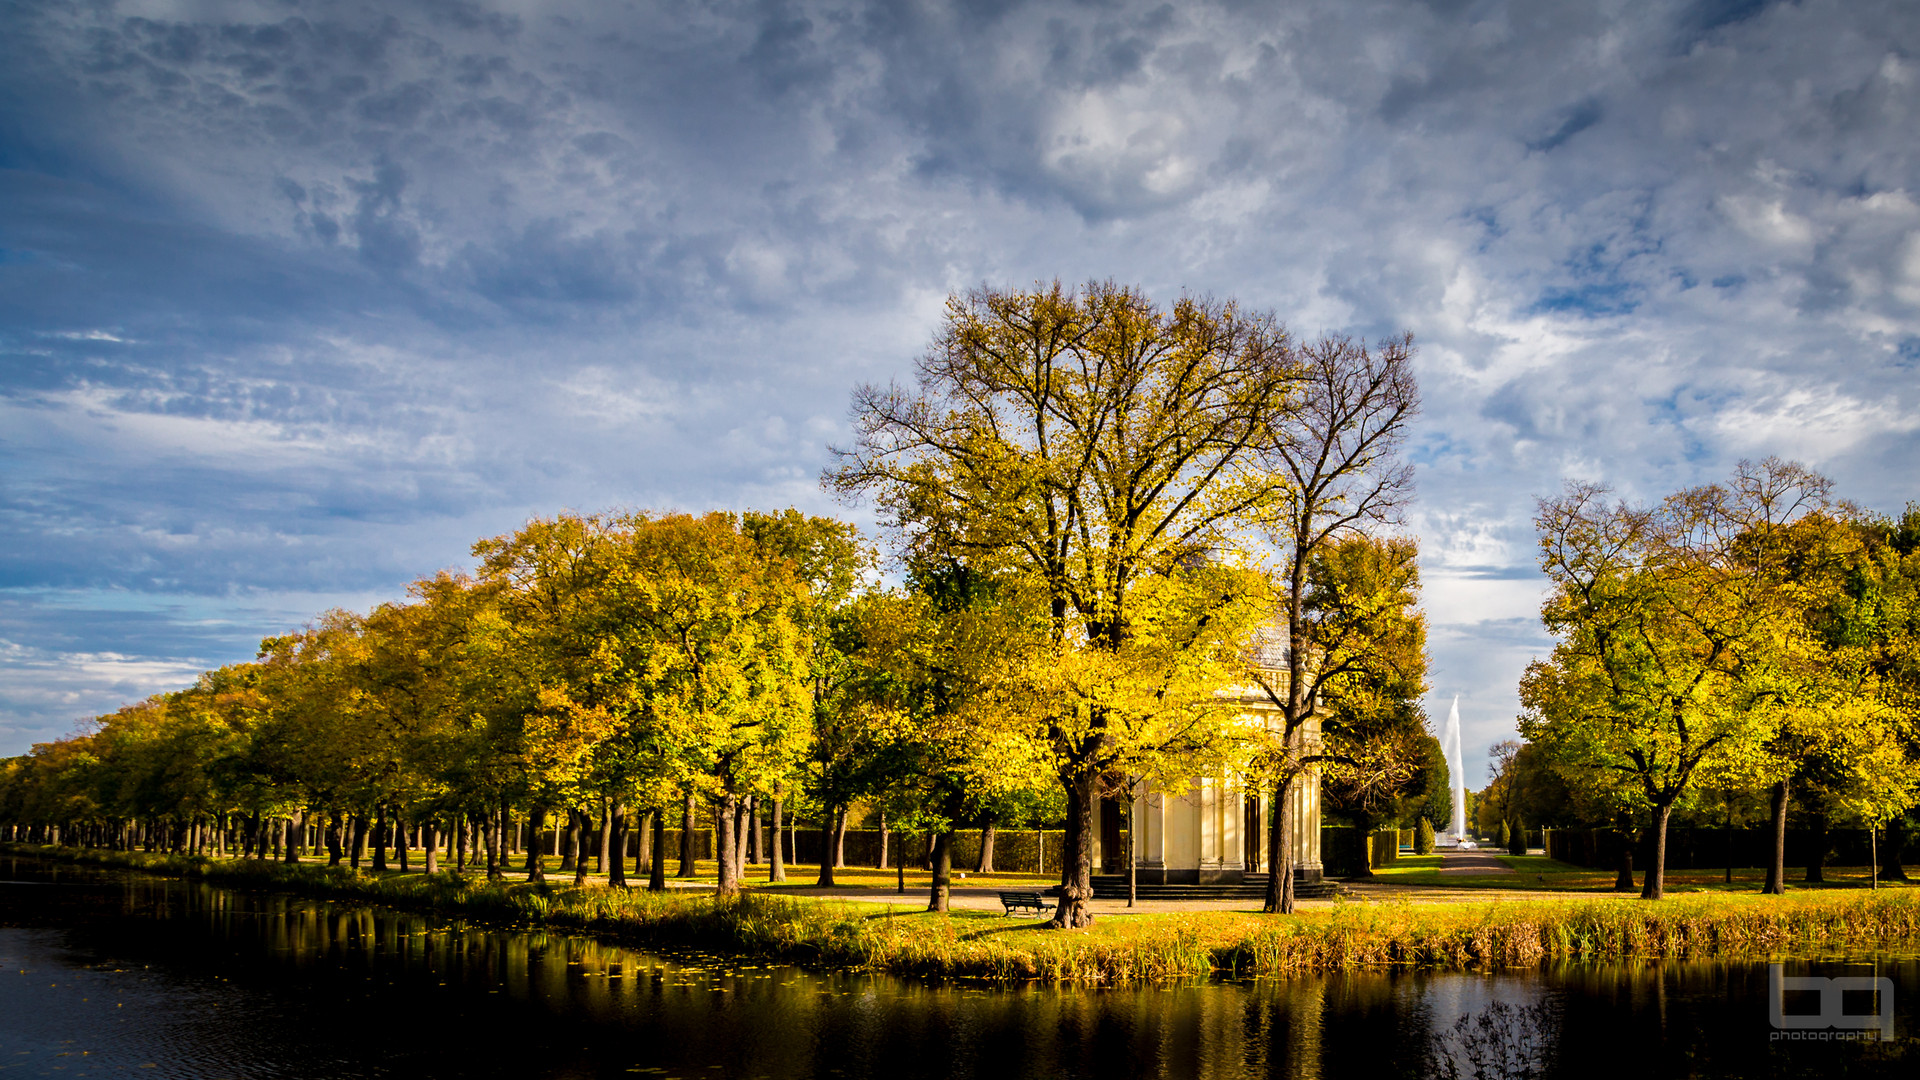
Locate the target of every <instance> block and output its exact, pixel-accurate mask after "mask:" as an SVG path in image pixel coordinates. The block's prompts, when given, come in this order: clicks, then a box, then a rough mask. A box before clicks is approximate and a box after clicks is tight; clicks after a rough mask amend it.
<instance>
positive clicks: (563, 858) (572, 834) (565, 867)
mask: <svg viewBox="0 0 1920 1080" xmlns="http://www.w3.org/2000/svg"><path fill="white" fill-rule="evenodd" d="M561 831H562V832H563V833H565V835H564V836H560V837H556V840H558V841H559V842H560V843H561V845H562V847H561V848H560V872H561V873H563V874H564V873H566V872H568V871H569V870H572V869H573V868H574V866H575V864H576V863H577V862H578V861H579V859H580V814H579V812H578V811H576V810H574V808H573V807H571V806H569V807H567V825H566V828H565V829H563V830H561Z"/></svg>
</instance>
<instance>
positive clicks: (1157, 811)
mask: <svg viewBox="0 0 1920 1080" xmlns="http://www.w3.org/2000/svg"><path fill="white" fill-rule="evenodd" d="M1237 697H1238V699H1239V700H1238V704H1239V706H1240V710H1241V717H1242V718H1243V720H1244V722H1246V723H1249V724H1261V725H1264V726H1267V727H1272V728H1278V727H1280V725H1281V723H1282V720H1281V717H1280V711H1279V710H1278V709H1277V708H1275V707H1274V706H1273V704H1272V703H1271V702H1269V701H1268V700H1267V699H1266V697H1265V696H1264V695H1262V694H1260V693H1259V692H1258V691H1257V690H1249V691H1241V692H1237ZM1305 734H1306V737H1307V741H1308V743H1309V744H1311V743H1314V742H1318V741H1319V735H1320V722H1319V720H1318V719H1317V718H1316V719H1313V720H1309V721H1308V722H1307V726H1306V731H1305ZM1291 797H1292V799H1293V829H1294V835H1293V845H1292V847H1293V863H1294V880H1295V881H1296V882H1297V883H1300V884H1305V885H1310V884H1314V883H1317V882H1319V881H1320V880H1321V879H1322V877H1323V876H1324V871H1325V867H1324V865H1323V864H1322V862H1321V859H1320V776H1319V770H1318V768H1317V767H1312V768H1310V769H1309V770H1308V771H1307V773H1306V774H1305V775H1303V776H1302V777H1301V778H1300V780H1299V781H1298V782H1296V783H1295V784H1294V786H1293V789H1292V793H1291ZM1271 802H1272V793H1271V792H1270V791H1262V790H1254V789H1251V788H1250V787H1249V786H1248V785H1247V784H1246V783H1244V782H1243V780H1242V778H1241V777H1240V776H1239V775H1238V774H1236V773H1235V772H1233V771H1231V770H1228V771H1226V772H1224V773H1222V774H1221V775H1218V776H1202V777H1196V778H1194V779H1193V781H1192V782H1190V783H1189V784H1188V785H1186V786H1185V788H1184V790H1180V791H1174V792H1163V791H1159V790H1156V789H1154V788H1153V787H1151V786H1149V785H1145V784H1142V785H1141V787H1140V790H1139V791H1138V792H1137V793H1136V794H1135V796H1134V798H1133V801H1132V805H1131V806H1129V805H1128V804H1127V803H1126V802H1124V801H1123V800H1119V799H1102V800H1100V802H1099V803H1098V804H1097V805H1096V807H1095V809H1094V837H1095V846H1094V852H1093V862H1094V866H1095V868H1096V870H1097V871H1098V872H1099V873H1100V874H1102V875H1115V874H1119V875H1124V874H1125V873H1126V872H1127V864H1126V852H1125V851H1124V847H1125V844H1126V841H1125V839H1124V837H1123V830H1126V831H1128V832H1130V833H1131V834H1132V840H1133V843H1132V847H1133V858H1134V861H1135V867H1136V877H1137V880H1138V881H1139V882H1140V883H1141V884H1143V885H1239V884H1242V883H1244V882H1246V880H1247V877H1248V875H1249V874H1264V873H1265V872H1266V871H1267V870H1268V869H1269V868H1268V867H1267V866H1266V865H1265V863H1266V858H1267V828H1268V822H1269V821H1270V820H1271V815H1270V814H1269V813H1268V811H1269V809H1270V803H1271ZM1129 825H1131V829H1128V828H1127V827H1128V826H1129ZM1262 880H1264V879H1262Z"/></svg>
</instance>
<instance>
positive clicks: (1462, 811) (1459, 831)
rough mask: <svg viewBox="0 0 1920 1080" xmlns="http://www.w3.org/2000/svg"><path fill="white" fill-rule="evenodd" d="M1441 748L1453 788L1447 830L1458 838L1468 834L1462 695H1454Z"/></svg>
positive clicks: (1443, 731)
mask: <svg viewBox="0 0 1920 1080" xmlns="http://www.w3.org/2000/svg"><path fill="white" fill-rule="evenodd" d="M1440 749H1441V751H1442V752H1444V753H1445V754H1446V755H1447V780H1448V783H1449V786H1451V787H1452V788H1453V821H1452V823H1451V824H1449V825H1448V826H1447V832H1448V833H1449V834H1450V835H1451V836H1452V837H1453V838H1454V839H1455V840H1458V839H1460V838H1462V837H1464V836H1466V835H1467V769H1466V765H1465V763H1464V762H1462V761H1461V758H1460V695H1459V694H1455V695H1453V708H1451V709H1448V710H1447V726H1446V727H1445V728H1443V729H1441V732H1440Z"/></svg>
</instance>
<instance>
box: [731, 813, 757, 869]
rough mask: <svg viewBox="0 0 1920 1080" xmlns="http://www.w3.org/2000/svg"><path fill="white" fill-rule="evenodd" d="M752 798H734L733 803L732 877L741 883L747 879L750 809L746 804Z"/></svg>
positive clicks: (750, 833) (750, 834) (750, 831)
mask: <svg viewBox="0 0 1920 1080" xmlns="http://www.w3.org/2000/svg"><path fill="white" fill-rule="evenodd" d="M752 799H753V797H752V796H750V795H749V796H746V797H741V796H735V797H734V801H733V876H734V877H735V878H736V879H738V880H741V881H745V880H746V877H747V843H748V840H749V839H750V838H751V836H752V830H751V829H749V828H748V827H747V826H748V825H749V824H750V820H749V819H750V818H751V816H752V815H751V812H750V811H751V808H750V807H749V806H748V804H749V803H750V802H751V801H752Z"/></svg>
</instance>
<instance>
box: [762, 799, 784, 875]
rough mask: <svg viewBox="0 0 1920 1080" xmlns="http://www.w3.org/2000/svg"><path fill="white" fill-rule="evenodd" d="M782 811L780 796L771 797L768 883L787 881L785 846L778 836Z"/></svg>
mask: <svg viewBox="0 0 1920 1080" xmlns="http://www.w3.org/2000/svg"><path fill="white" fill-rule="evenodd" d="M774 790H775V791H778V790H779V789H778V788H775V789H774ZM784 809H786V808H785V807H784V806H782V805H781V802H780V796H779V795H777V794H776V795H775V796H774V797H773V850H772V851H771V852H769V853H768V854H770V855H771V856H773V860H772V862H770V863H769V864H768V865H767V880H768V881H785V880H787V860H786V851H785V850H784V849H785V847H786V844H785V843H784V842H783V841H782V839H781V836H780V819H781V811H783V810H784Z"/></svg>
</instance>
